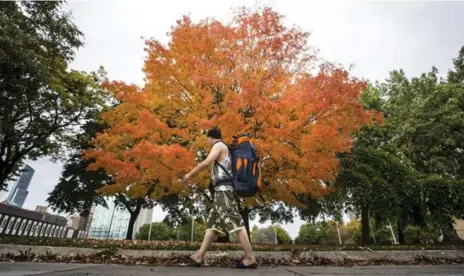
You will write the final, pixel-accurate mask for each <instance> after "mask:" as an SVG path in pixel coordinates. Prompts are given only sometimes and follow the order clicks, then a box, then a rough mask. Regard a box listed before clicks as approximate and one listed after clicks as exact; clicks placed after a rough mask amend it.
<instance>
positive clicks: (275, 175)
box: [84, 8, 379, 204]
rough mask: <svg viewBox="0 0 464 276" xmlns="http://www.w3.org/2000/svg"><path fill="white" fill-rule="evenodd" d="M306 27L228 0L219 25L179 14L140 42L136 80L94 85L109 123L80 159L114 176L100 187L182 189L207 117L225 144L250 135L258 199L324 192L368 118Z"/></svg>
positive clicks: (201, 144) (371, 116)
mask: <svg viewBox="0 0 464 276" xmlns="http://www.w3.org/2000/svg"><path fill="white" fill-rule="evenodd" d="M308 37H309V33H307V32H304V31H302V30H300V29H299V28H297V27H291V28H288V27H286V26H284V25H283V22H282V16H281V15H279V14H278V13H276V12H274V11H273V10H271V9H269V8H265V9H262V10H258V11H250V10H247V9H239V10H237V12H236V13H235V16H234V18H233V20H232V21H231V22H230V23H229V24H223V23H221V22H219V21H217V20H214V19H206V20H202V21H200V22H198V23H194V22H192V21H191V19H190V18H189V17H187V16H185V17H183V19H182V20H179V21H177V24H176V25H175V26H173V28H172V30H171V32H170V38H171V39H170V42H169V43H168V44H167V45H163V44H162V43H160V42H159V41H157V40H155V39H152V40H147V41H146V54H147V55H146V59H145V64H144V67H143V70H144V73H145V84H144V86H143V88H142V87H138V86H136V85H130V84H126V83H124V82H120V81H112V82H107V83H106V84H105V85H104V87H105V88H106V89H108V90H109V91H110V92H111V93H112V94H113V96H114V97H115V98H116V99H117V100H118V101H119V104H118V105H117V106H116V107H115V108H114V109H113V110H111V111H109V112H107V113H105V114H104V115H103V118H104V121H105V123H106V124H107V125H109V126H110V127H109V128H108V129H107V130H106V131H105V132H104V133H101V134H99V135H98V136H97V137H96V139H95V144H96V145H97V148H96V149H94V150H90V151H87V152H85V153H84V158H91V159H94V160H95V162H94V163H93V164H92V165H91V166H90V169H97V168H104V169H105V170H106V172H107V173H108V174H110V175H111V176H112V177H113V180H114V184H113V185H109V186H106V187H104V188H103V189H102V190H101V192H103V193H106V194H115V193H118V192H121V191H124V192H129V194H134V195H137V194H145V193H146V191H147V187H148V186H147V185H153V183H155V184H156V185H154V189H153V191H152V193H151V196H152V197H153V198H155V199H156V198H160V197H162V196H164V195H169V194H188V193H190V192H191V191H192V190H191V189H190V187H191V186H188V185H186V184H184V183H181V182H180V181H179V179H180V177H182V176H183V175H184V174H185V173H187V172H188V171H189V170H190V169H191V168H192V167H193V166H194V165H195V162H198V161H200V160H201V158H202V156H204V152H205V151H207V150H208V146H207V139H206V137H205V135H204V134H205V131H206V130H207V129H209V128H211V127H213V126H218V127H220V128H221V130H222V132H223V136H224V137H226V139H225V140H226V142H230V141H231V138H232V136H233V135H236V134H240V133H249V134H251V135H252V136H253V142H254V143H255V144H256V145H257V147H258V149H259V154H260V156H261V160H260V162H261V166H262V174H263V179H264V187H263V190H262V196H263V197H264V198H265V199H266V200H268V201H269V202H273V201H284V202H287V203H290V204H300V202H299V200H298V198H297V197H296V195H299V194H308V195H311V196H312V197H318V196H323V195H325V194H327V192H328V190H329V188H328V187H327V186H326V185H324V183H327V182H328V181H332V180H334V178H335V176H336V175H337V172H338V169H339V164H338V160H337V158H336V156H335V154H336V153H337V152H346V151H349V149H350V147H351V144H352V136H351V134H352V132H353V131H357V130H359V128H360V127H361V125H363V124H369V123H370V122H372V121H373V120H377V119H379V116H378V114H377V113H375V112H371V111H365V110H364V109H363V106H362V104H360V102H359V96H360V92H361V91H362V90H363V89H365V87H366V84H365V83H364V82H363V81H361V80H358V79H356V78H354V77H351V76H350V74H349V72H348V71H346V70H345V69H343V68H342V67H341V66H338V65H335V64H331V63H328V62H324V61H322V60H321V59H319V58H317V56H316V55H315V51H314V50H313V49H312V48H311V47H309V44H308V41H307V40H308ZM202 153H203V154H202ZM207 177H208V173H207V172H204V173H202V174H200V175H199V176H197V177H196V178H195V179H194V182H195V183H196V184H195V185H196V187H199V188H206V187H207V185H208V184H209V181H207ZM151 187H153V186H151ZM252 201H253V200H252ZM251 203H252V202H249V204H251Z"/></svg>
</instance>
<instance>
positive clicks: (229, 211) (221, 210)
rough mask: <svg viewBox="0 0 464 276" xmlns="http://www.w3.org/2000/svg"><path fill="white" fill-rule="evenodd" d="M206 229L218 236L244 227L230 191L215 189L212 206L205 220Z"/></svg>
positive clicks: (232, 193)
mask: <svg viewBox="0 0 464 276" xmlns="http://www.w3.org/2000/svg"><path fill="white" fill-rule="evenodd" d="M206 227H207V229H211V230H214V231H215V232H217V233H218V234H219V235H220V236H225V235H226V233H229V234H231V233H233V232H235V231H238V230H241V229H242V228H243V227H244V224H243V219H242V216H240V211H239V208H238V203H237V201H236V200H235V196H234V192H232V191H216V192H215V194H214V202H213V207H212V208H211V210H210V212H209V215H208V219H207V220H206Z"/></svg>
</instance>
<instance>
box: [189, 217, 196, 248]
mask: <svg viewBox="0 0 464 276" xmlns="http://www.w3.org/2000/svg"><path fill="white" fill-rule="evenodd" d="M194 223H195V217H194V216H192V230H191V231H190V241H191V242H193V225H194Z"/></svg>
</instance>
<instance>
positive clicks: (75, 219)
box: [66, 213, 81, 229]
mask: <svg viewBox="0 0 464 276" xmlns="http://www.w3.org/2000/svg"><path fill="white" fill-rule="evenodd" d="M66 219H67V222H66V226H68V227H70V228H72V229H79V222H80V220H81V217H80V216H79V214H77V213H76V214H72V215H71V216H69V217H67V218H66Z"/></svg>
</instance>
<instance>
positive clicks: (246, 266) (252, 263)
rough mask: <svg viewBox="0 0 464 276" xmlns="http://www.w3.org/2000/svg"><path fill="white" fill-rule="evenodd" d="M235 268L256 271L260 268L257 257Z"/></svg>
mask: <svg viewBox="0 0 464 276" xmlns="http://www.w3.org/2000/svg"><path fill="white" fill-rule="evenodd" d="M235 268H240V269H256V268H258V262H257V261H256V258H255V257H252V258H245V259H243V260H242V261H241V262H239V263H237V264H236V265H235Z"/></svg>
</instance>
